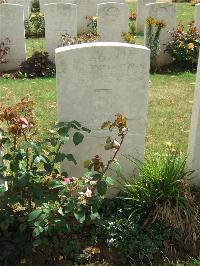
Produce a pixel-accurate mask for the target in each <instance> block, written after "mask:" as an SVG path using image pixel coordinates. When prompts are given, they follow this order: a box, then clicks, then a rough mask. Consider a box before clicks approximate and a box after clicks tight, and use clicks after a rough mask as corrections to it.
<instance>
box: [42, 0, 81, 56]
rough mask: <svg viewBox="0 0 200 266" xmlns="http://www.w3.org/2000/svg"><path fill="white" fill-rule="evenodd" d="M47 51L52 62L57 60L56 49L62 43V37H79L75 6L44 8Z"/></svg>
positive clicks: (50, 5)
mask: <svg viewBox="0 0 200 266" xmlns="http://www.w3.org/2000/svg"><path fill="white" fill-rule="evenodd" d="M44 17H45V42H46V50H47V52H48V53H49V58H50V59H51V60H54V59H55V49H56V48H58V47H59V46H60V45H61V44H62V42H61V36H62V35H63V34H68V35H70V36H71V37H76V36H77V6H76V5H74V4H64V3H57V4H48V5H45V6H44Z"/></svg>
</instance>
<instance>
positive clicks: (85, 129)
mask: <svg viewBox="0 0 200 266" xmlns="http://www.w3.org/2000/svg"><path fill="white" fill-rule="evenodd" d="M81 129H82V130H83V131H85V132H87V133H90V132H91V130H90V129H89V128H86V127H82V128H81Z"/></svg>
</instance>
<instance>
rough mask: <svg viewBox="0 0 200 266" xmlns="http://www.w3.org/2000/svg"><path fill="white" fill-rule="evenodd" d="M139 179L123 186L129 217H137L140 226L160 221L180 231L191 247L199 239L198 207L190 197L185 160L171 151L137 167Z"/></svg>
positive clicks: (193, 198) (176, 152)
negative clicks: (139, 219) (130, 214)
mask: <svg viewBox="0 0 200 266" xmlns="http://www.w3.org/2000/svg"><path fill="white" fill-rule="evenodd" d="M137 166H138V169H139V175H140V178H139V179H134V178H133V179H132V182H126V184H125V186H124V192H125V194H126V195H125V200H126V203H127V205H128V206H129V207H128V208H129V209H130V213H132V215H137V216H139V217H141V220H142V221H143V224H144V226H145V225H147V224H151V223H153V222H155V221H162V222H164V223H166V224H167V225H168V226H170V227H172V228H174V229H177V228H178V229H181V230H182V232H183V234H184V238H185V241H188V242H190V243H192V244H194V245H195V243H196V241H197V240H198V239H199V207H198V205H197V203H196V201H195V197H194V195H193V194H192V193H191V190H190V186H189V183H188V178H189V177H190V175H191V173H192V172H191V171H187V169H186V158H183V157H181V155H180V154H179V153H178V151H174V150H173V149H172V148H171V149H169V151H168V152H167V153H166V154H164V155H159V154H155V155H154V156H152V157H150V158H148V159H146V161H145V162H144V163H141V162H138V163H137Z"/></svg>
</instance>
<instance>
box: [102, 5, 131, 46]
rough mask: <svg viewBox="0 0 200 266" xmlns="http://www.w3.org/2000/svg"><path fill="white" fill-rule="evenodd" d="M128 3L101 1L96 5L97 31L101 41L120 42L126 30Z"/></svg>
mask: <svg viewBox="0 0 200 266" xmlns="http://www.w3.org/2000/svg"><path fill="white" fill-rule="evenodd" d="M128 21H129V18H128V5H127V4H123V3H103V4H99V5H97V33H98V35H99V41H101V42H121V41H123V38H122V33H123V32H128V30H129V28H128Z"/></svg>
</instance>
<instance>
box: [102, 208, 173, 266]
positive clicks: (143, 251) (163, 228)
mask: <svg viewBox="0 0 200 266" xmlns="http://www.w3.org/2000/svg"><path fill="white" fill-rule="evenodd" d="M122 214H123V215H124V209H122V210H121V211H120V212H118V213H117V214H115V215H113V217H110V218H107V219H104V220H103V221H101V224H100V225H99V235H100V237H102V236H104V238H105V240H104V241H106V243H107V245H108V247H109V248H115V249H117V251H118V252H119V253H120V254H121V255H123V256H125V257H127V258H131V259H132V261H134V262H137V264H136V265H154V264H151V262H152V260H153V255H155V254H159V255H160V256H162V250H163V248H164V244H165V243H166V242H167V241H170V239H171V238H172V237H174V236H176V237H177V234H176V232H175V231H174V230H172V229H170V228H169V227H168V226H167V225H165V224H164V223H161V222H155V223H152V224H148V225H147V226H145V227H144V226H143V225H142V224H141V223H138V221H137V220H136V219H133V218H132V217H128V216H127V217H125V216H123V215H122ZM104 238H103V239H104ZM149 262H150V263H149ZM133 265H135V264H133Z"/></svg>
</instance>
